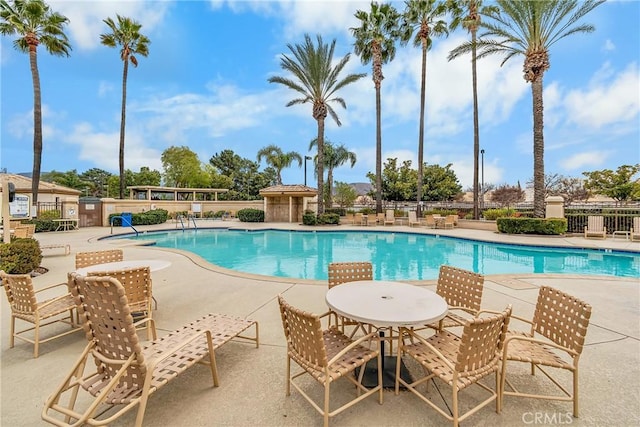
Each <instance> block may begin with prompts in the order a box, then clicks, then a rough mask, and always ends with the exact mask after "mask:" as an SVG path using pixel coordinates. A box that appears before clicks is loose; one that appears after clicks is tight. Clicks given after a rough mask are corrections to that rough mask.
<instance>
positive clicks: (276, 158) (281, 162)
mask: <svg viewBox="0 0 640 427" xmlns="http://www.w3.org/2000/svg"><path fill="white" fill-rule="evenodd" d="M262 158H264V159H265V160H266V162H267V164H268V165H269V166H271V167H273V168H274V169H275V170H276V182H277V184H278V185H282V174H281V173H282V169H284V168H288V167H289V166H291V163H293V161H294V160H295V161H297V162H298V166H302V157H301V156H300V154H298V153H296V152H295V151H289V152H288V153H284V152H283V151H282V149H281V148H280V147H278V146H276V145H267V146H266V147H264V148H262V149H261V150H260V151H258V156H257V159H258V163H260V161H261V160H262Z"/></svg>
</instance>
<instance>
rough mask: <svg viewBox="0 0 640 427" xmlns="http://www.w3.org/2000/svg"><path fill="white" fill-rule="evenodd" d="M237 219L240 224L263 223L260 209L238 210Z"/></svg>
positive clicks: (262, 213)
mask: <svg viewBox="0 0 640 427" xmlns="http://www.w3.org/2000/svg"><path fill="white" fill-rule="evenodd" d="M238 219H239V220H240V221H242V222H264V211H263V210H261V209H251V208H246V209H240V210H239V211H238Z"/></svg>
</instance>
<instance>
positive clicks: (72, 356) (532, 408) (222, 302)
mask: <svg viewBox="0 0 640 427" xmlns="http://www.w3.org/2000/svg"><path fill="white" fill-rule="evenodd" d="M198 224H199V226H201V227H208V226H215V227H234V228H236V227H237V228H241V229H251V228H264V227H268V228H283V229H308V227H303V226H299V225H297V224H271V223H269V224H248V223H240V222H237V221H224V222H223V221H210V220H209V221H204V220H203V221H199V223H198ZM174 227H175V225H174V224H173V223H167V224H164V225H162V226H145V227H136V228H138V229H139V230H140V231H149V230H157V229H174ZM340 228H344V229H357V230H362V229H363V228H362V227H356V226H340ZM323 229H324V227H323ZM367 230H386V231H392V230H394V231H407V232H409V231H411V232H421V233H429V234H440V235H448V236H456V237H464V238H471V239H480V240H485V241H499V242H508V243H521V244H540V245H546V246H567V247H591V248H608V249H615V250H625V251H634V252H636V251H640V243H637V242H629V241H626V240H622V239H615V240H614V239H612V238H611V237H609V238H608V239H606V240H596V239H590V240H585V239H584V238H582V237H579V236H567V237H527V236H505V235H500V234H496V233H492V232H487V231H481V230H469V229H454V230H427V229H424V228H409V227H408V226H394V227H368V228H367ZM113 231H114V232H126V231H130V229H127V228H114V229H113ZM109 233H110V228H109V227H92V228H81V229H80V230H74V231H68V232H54V233H38V234H36V235H35V237H36V238H37V239H38V240H39V241H40V242H41V244H42V245H47V244H58V243H62V244H67V243H68V244H70V245H71V255H64V249H55V248H54V249H47V250H45V251H44V258H43V260H42V266H43V267H46V268H48V269H49V272H48V273H46V274H43V275H41V276H39V277H36V278H34V283H35V285H36V287H44V286H45V285H49V284H52V283H58V282H64V281H66V275H67V272H69V271H72V270H73V269H74V256H73V254H74V253H75V252H79V251H87V250H100V249H106V248H114V247H122V248H123V250H124V253H125V259H162V260H168V261H170V262H171V266H170V267H169V268H165V269H163V270H159V271H155V272H153V273H152V276H153V293H154V296H155V298H156V299H157V300H158V309H157V310H156V311H154V314H153V315H154V319H155V320H156V325H157V327H158V328H159V334H160V335H162V334H163V333H164V332H166V331H170V330H173V329H176V328H178V327H180V326H182V325H183V324H185V323H187V322H189V321H191V320H193V319H195V318H197V317H199V316H202V315H204V314H207V313H227V314H231V315H237V316H241V317H248V318H251V319H255V320H257V321H258V322H259V323H260V341H261V345H260V348H258V349H256V348H254V347H252V346H250V345H245V344H239V343H229V344H227V345H225V346H224V347H222V348H221V349H220V351H218V352H217V353H216V355H217V362H218V370H219V373H220V387H217V388H213V387H212V386H211V378H210V376H208V375H207V370H206V368H203V367H194V368H192V369H190V370H189V371H187V372H186V373H185V374H183V375H181V376H180V377H179V378H177V379H176V380H174V381H172V383H171V384H169V385H167V386H166V387H164V388H162V389H161V390H160V391H158V392H157V393H155V394H154V395H153V396H151V398H150V399H149V403H148V405H147V410H146V416H145V422H144V425H147V426H159V425H163V426H211V425H222V426H320V425H322V417H321V416H320V415H319V414H318V413H316V411H315V410H314V409H313V408H312V407H311V406H310V405H309V404H308V403H307V402H306V401H305V400H304V399H303V398H302V397H301V396H300V395H299V394H298V393H296V392H295V391H292V394H291V396H289V397H287V396H285V393H284V386H285V363H286V344H285V340H284V336H283V333H282V325H281V320H280V313H279V311H278V305H277V299H276V298H277V295H278V294H283V295H284V296H285V298H286V299H287V301H289V302H290V303H291V304H292V305H294V306H297V307H300V308H303V309H305V310H308V311H312V312H316V313H323V312H325V311H326V310H327V307H326V304H325V302H324V294H325V292H326V282H324V281H312V280H295V279H281V278H267V277H261V276H250V275H245V274H241V273H235V272H229V271H228V270H224V269H221V268H218V267H215V266H212V265H211V264H208V263H206V262H204V261H203V260H202V259H200V258H199V257H198V256H195V255H192V254H186V253H184V252H179V251H172V250H165V249H161V248H156V247H144V246H138V245H135V244H133V242H132V241H128V240H106V241H105V240H98V238H100V237H103V236H106V235H109ZM638 269H639V271H640V266H638ZM414 283H415V282H414ZM416 284H418V285H421V286H426V287H429V288H431V289H435V281H422V282H419V283H416ZM541 285H549V286H552V287H555V288H558V289H561V290H563V291H566V292H568V293H570V294H572V295H575V296H576V297H578V298H581V299H583V300H584V301H586V302H588V303H590V304H591V305H592V306H593V314H592V317H591V324H590V326H589V331H588V334H587V339H586V346H585V349H584V351H583V353H582V357H581V361H580V417H579V418H571V417H570V413H571V405H570V403H566V402H554V401H543V400H533V399H517V398H512V397H510V396H506V397H505V401H504V408H503V411H502V413H501V414H496V413H495V406H493V405H489V406H487V407H485V408H483V409H482V410H480V411H479V412H478V413H476V414H474V415H472V416H471V417H470V418H469V419H468V421H466V422H464V423H462V425H470V426H471V425H473V426H476V425H478V426H505V427H506V426H517V425H523V426H525V425H554V424H556V425H557V424H571V425H576V426H596V425H597V426H602V425H615V426H637V425H640V279H637V278H635V279H634V278H627V279H618V278H612V277H596V276H591V277H588V276H574V275H571V276H565V275H558V274H556V275H535V274H517V275H500V276H487V277H486V282H485V291H484V296H483V304H482V305H483V307H486V308H490V309H503V308H504V307H505V306H506V305H507V304H513V309H514V314H518V315H521V316H524V317H530V316H531V314H532V312H533V307H534V305H535V301H536V298H537V293H538V287H539V286H541ZM2 301H3V302H2V303H1V305H0V307H1V311H2V313H1V314H0V315H1V316H2V317H1V321H2V327H1V334H0V339H1V346H2V358H1V359H2V360H1V362H0V369H1V371H0V380H1V385H0V392H1V393H0V405H1V407H0V412H1V415H0V425H2V426H34V425H44V422H43V421H42V420H41V418H40V412H41V410H42V405H43V402H44V401H45V399H46V398H47V397H48V396H49V395H50V394H51V393H52V392H53V390H54V389H55V388H56V387H57V386H58V385H59V383H60V382H61V381H62V379H63V377H64V375H66V374H67V373H68V371H69V369H70V368H71V366H72V364H73V363H74V362H75V360H76V359H77V357H78V356H79V354H80V352H81V351H82V349H83V348H84V346H85V345H86V340H85V338H84V335H83V333H82V332H78V333H76V334H72V335H69V336H66V337H64V338H61V339H57V340H54V341H51V342H48V343H44V344H42V345H41V346H40V357H39V358H37V359H33V358H32V351H33V347H32V345H30V344H28V343H23V342H20V341H16V345H15V347H14V348H13V349H9V348H8V347H9V346H8V342H9V317H10V310H9V306H8V302H7V299H6V297H5V298H2ZM513 326H514V327H516V326H519V325H517V324H515V323H514V325H513ZM47 333H48V332H47V330H46V329H45V330H44V336H45V337H46V336H47ZM519 365H522V366H519ZM409 368H410V370H412V372H413V371H414V370H415V372H416V373H418V374H419V373H420V370H419V368H417V367H416V366H411V365H410V366H409ZM416 368H417V369H416ZM508 372H509V374H510V376H511V375H513V378H515V380H516V382H518V381H527V383H528V384H530V386H532V387H535V388H538V390H546V389H548V388H549V387H548V384H547V382H546V381H545V380H544V377H543V376H542V375H537V376H536V377H535V378H533V381H528V380H531V378H530V377H529V375H528V368H527V367H526V366H525V365H524V364H518V365H510V368H509V371H508ZM563 378H566V379H567V384H569V382H568V376H563ZM489 384H491V381H489ZM309 386H310V390H313V391H316V392H320V387H319V386H317V385H316V384H312V383H311V382H309ZM438 387H439V389H440V390H441V391H442V392H443V394H444V395H445V396H447V397H448V396H449V395H450V393H449V391H448V390H449V389H448V388H447V387H444V386H443V385H442V384H438ZM549 389H550V388H549ZM430 390H431V391H430V392H429V395H430V396H431V397H432V398H434V399H436V396H438V394H437V388H435V387H431V388H430ZM352 393H354V389H353V387H351V386H349V385H348V382H344V381H338V382H337V383H336V384H335V385H333V386H332V395H335V397H336V398H338V399H340V398H341V397H345V396H351V395H352ZM319 394H320V393H317V394H316V395H319ZM477 396H480V393H476V391H475V390H469V391H467V392H463V393H462V394H461V406H462V407H464V405H465V402H470V401H473V400H474V398H475V397H477ZM448 398H449V400H450V397H448ZM384 399H385V401H384V404H383V405H379V404H378V403H377V400H376V399H374V398H371V399H366V400H365V401H363V402H361V403H359V404H358V405H355V406H354V407H352V408H350V409H348V410H346V411H344V412H343V413H341V414H339V415H337V416H336V417H334V418H332V420H331V421H330V423H331V425H334V426H360V425H367V426H448V425H450V423H449V422H448V421H446V420H445V419H444V418H442V417H441V416H440V415H438V414H436V413H435V411H433V410H432V409H431V408H429V407H428V406H427V405H425V404H424V403H422V402H420V401H419V400H418V399H417V398H416V397H415V396H413V395H411V394H409V393H406V392H401V393H400V394H399V395H398V396H396V395H395V394H394V393H393V392H391V391H385V393H384ZM134 419H135V409H134V410H132V411H130V412H129V413H128V414H126V415H125V416H123V417H121V418H120V419H119V420H118V421H117V422H116V423H114V424H113V425H118V426H126V425H132V424H133V421H134Z"/></svg>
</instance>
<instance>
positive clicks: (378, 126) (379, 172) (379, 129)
mask: <svg viewBox="0 0 640 427" xmlns="http://www.w3.org/2000/svg"><path fill="white" fill-rule="evenodd" d="M381 110H382V102H381V101H380V83H376V213H380V212H382V120H381V117H382V111H381Z"/></svg>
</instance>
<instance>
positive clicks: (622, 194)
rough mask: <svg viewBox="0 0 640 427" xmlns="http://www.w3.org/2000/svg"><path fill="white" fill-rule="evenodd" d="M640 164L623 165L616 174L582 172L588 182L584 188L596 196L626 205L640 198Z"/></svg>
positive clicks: (608, 172) (605, 170)
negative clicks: (606, 197) (605, 197)
mask: <svg viewBox="0 0 640 427" xmlns="http://www.w3.org/2000/svg"><path fill="white" fill-rule="evenodd" d="M639 172H640V164H636V165H622V166H619V167H618V169H617V170H616V171H615V172H614V171H612V170H611V169H604V170H600V171H593V172H582V174H583V175H584V176H586V177H587V180H586V181H585V183H584V186H585V188H586V189H587V190H591V192H593V193H596V194H602V195H603V196H608V197H611V198H612V199H614V200H615V201H617V202H623V203H626V202H627V201H629V200H638V198H640V177H638V173H639Z"/></svg>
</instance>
